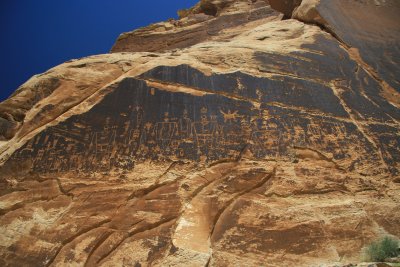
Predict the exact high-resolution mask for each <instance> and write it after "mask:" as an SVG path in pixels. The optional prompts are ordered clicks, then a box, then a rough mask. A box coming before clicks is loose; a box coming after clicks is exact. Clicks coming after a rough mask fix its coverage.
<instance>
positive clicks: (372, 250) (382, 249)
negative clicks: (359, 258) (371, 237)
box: [365, 236, 399, 262]
mask: <svg viewBox="0 0 400 267" xmlns="http://www.w3.org/2000/svg"><path fill="white" fill-rule="evenodd" d="M365 254H366V255H365V256H366V259H367V260H368V261H375V262H382V261H384V260H385V259H387V258H392V257H396V256H398V255H399V241H398V240H396V239H393V238H390V237H388V236H386V237H384V238H382V239H381V240H378V241H375V242H373V243H371V244H370V245H369V246H368V247H367V248H366V250H365Z"/></svg>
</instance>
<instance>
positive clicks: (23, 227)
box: [0, 0, 400, 266]
mask: <svg viewBox="0 0 400 267" xmlns="http://www.w3.org/2000/svg"><path fill="white" fill-rule="evenodd" d="M269 3H271V5H270V4H269ZM399 11H400V8H399V4H398V3H397V2H396V1H395V0H393V1H390V0H387V1H378V0H376V1H372V0H371V1H368V0H365V1H350V0H338V1H329V0H326V1H323V0H321V1H319V2H318V1H306V0H303V2H301V3H300V1H282V2H280V3H278V2H277V1H270V2H268V1H245V0H242V1H239V0H237V1H234V0H229V1H216V0H206V1H204V0H202V1H201V2H200V3H199V4H198V5H196V6H195V7H193V8H192V9H189V10H184V11H181V12H180V15H181V19H180V20H177V21H168V22H164V23H158V24H155V25H151V26H149V27H146V28H143V29H139V30H136V31H133V32H130V33H125V34H122V35H121V36H120V37H119V38H118V40H117V42H116V43H115V45H114V47H113V48H112V53H110V54H106V55H98V56H93V57H88V58H83V59H79V60H73V61H70V62H66V63H64V64H62V65H60V66H57V67H55V68H53V69H51V70H49V71H47V72H46V73H44V74H42V75H39V76H35V77H33V78H31V79H30V80H29V81H28V82H27V83H25V84H24V85H22V86H21V87H20V88H19V89H18V90H17V91H16V92H15V93H14V94H13V96H11V97H10V98H9V99H7V100H6V101H4V102H3V103H1V104H0V117H1V118H0V137H1V138H2V141H0V153H1V154H0V155H1V156H0V158H1V164H2V166H1V169H0V216H1V220H0V231H1V235H0V240H1V242H0V255H1V257H0V263H1V265H2V266H320V265H323V264H328V265H329V264H331V265H332V264H341V263H343V264H345V263H348V262H350V261H352V262H357V261H360V252H361V250H362V248H363V247H364V246H365V245H367V244H368V243H370V242H371V241H372V240H374V239H375V238H377V237H379V236H382V235H392V236H397V237H400V227H399V225H400V183H399V177H400V131H399V130H400V124H399V121H400V109H399V108H400V100H399V99H400V97H399V93H400V88H399V80H398V78H399V77H400V75H399V68H398V66H399V63H400V50H399V49H400V40H399V38H400V35H399V34H398V33H399V26H400V24H399V23H398V22H399V21H398V16H397V15H396V14H399ZM290 16H293V18H292V19H289V18H290ZM373 18H374V19H373ZM304 22H306V23H304Z"/></svg>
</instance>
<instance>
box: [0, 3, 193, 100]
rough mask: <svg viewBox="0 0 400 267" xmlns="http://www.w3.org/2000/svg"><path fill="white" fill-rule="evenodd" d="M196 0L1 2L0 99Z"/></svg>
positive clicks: (98, 51)
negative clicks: (27, 83) (26, 82)
mask: <svg viewBox="0 0 400 267" xmlns="http://www.w3.org/2000/svg"><path fill="white" fill-rule="evenodd" d="M197 2H198V0H152V1H143V0H1V1H0V33H1V39H0V40H1V41H0V101H2V100H4V99H6V98H7V97H8V96H9V95H10V94H12V92H14V91H15V89H17V87H18V86H20V85H21V84H22V83H24V82H25V81H26V80H28V79H29V78H30V77H31V76H32V75H34V74H39V73H42V72H44V71H46V70H47V69H49V68H51V67H54V66H56V65H58V64H61V63H63V62H65V61H67V60H69V59H72V58H80V57H84V56H88V55H94V54H103V53H107V52H108V51H109V50H110V49H111V47H112V45H113V43H114V41H115V40H116V38H117V37H118V35H119V34H120V33H122V32H126V31H131V30H133V29H136V28H139V27H142V26H146V25H148V24H150V23H154V22H158V21H164V20H167V19H168V18H176V17H177V15H176V11H177V10H178V9H182V8H188V7H191V6H193V5H194V4H196V3H197Z"/></svg>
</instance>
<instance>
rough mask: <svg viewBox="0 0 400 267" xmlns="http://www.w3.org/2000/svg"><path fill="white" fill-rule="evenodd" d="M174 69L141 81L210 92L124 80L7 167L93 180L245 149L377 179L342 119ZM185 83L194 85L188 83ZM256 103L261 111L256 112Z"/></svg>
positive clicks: (362, 140)
mask: <svg viewBox="0 0 400 267" xmlns="http://www.w3.org/2000/svg"><path fill="white" fill-rule="evenodd" d="M179 68H180V69H179ZM179 68H177V69H175V70H174V71H175V72H173V74H171V69H164V71H165V73H167V74H168V73H169V74H168V75H170V76H168V75H167V74H160V75H161V76H157V75H156V76H154V75H155V74H154V73H157V72H156V70H153V71H151V72H149V73H147V74H145V75H143V77H142V78H146V79H150V78H151V77H156V78H160V79H161V78H163V79H164V81H165V80H168V81H170V80H171V81H173V80H174V79H175V80H176V81H177V82H178V83H180V84H181V85H183V86H190V88H192V89H191V90H193V89H194V90H198V88H201V87H207V86H209V87H208V88H206V90H207V92H208V93H207V94H191V93H190V92H191V91H190V90H188V91H187V92H176V91H174V90H172V89H167V87H166V88H165V89H164V88H163V87H162V84H161V85H160V88H161V89H159V88H154V87H151V86H149V85H147V83H146V80H140V79H133V78H129V79H125V80H124V81H122V82H121V83H120V84H119V85H118V87H117V88H116V89H114V91H113V92H111V93H110V94H109V95H107V96H106V97H105V98H104V99H103V100H102V101H101V102H100V103H98V104H97V105H96V106H94V107H93V108H92V109H91V110H90V111H88V112H86V113H84V114H80V115H75V116H73V117H71V118H69V119H68V120H66V121H65V122H62V123H60V124H59V125H57V126H54V127H50V128H48V129H47V130H45V131H43V132H42V133H41V134H39V135H37V136H36V137H34V138H33V139H32V140H31V141H29V142H28V143H27V144H26V145H24V146H23V147H22V148H21V149H20V150H18V151H17V152H16V153H15V154H14V155H13V156H12V158H11V161H12V160H30V161H32V163H33V171H36V172H40V173H52V172H67V171H77V172H82V173H92V172H109V171H111V170H132V169H133V168H134V167H135V163H137V162H142V161H146V160H152V161H165V160H193V161H200V162H205V163H211V162H214V161H218V160H221V159H227V158H229V159H236V158H237V157H239V155H240V154H241V153H242V152H243V150H244V149H248V150H249V151H250V152H251V154H252V155H253V156H254V157H255V158H258V159H272V160H285V161H294V160H296V153H295V150H296V149H297V148H310V149H314V150H316V151H319V152H321V153H323V154H324V155H328V156H329V158H331V159H332V160H334V161H335V162H337V163H338V164H340V165H341V166H342V167H343V168H358V167H360V166H361V165H362V164H361V162H362V161H363V160H369V162H376V166H377V168H376V171H377V172H379V171H381V170H379V168H378V167H379V162H380V158H379V155H378V154H377V153H376V152H375V151H376V150H375V149H374V148H373V146H372V144H371V143H370V142H369V141H368V139H367V138H366V137H365V136H364V135H363V134H362V133H361V132H360V131H359V129H358V128H357V127H356V126H355V125H354V124H353V123H351V122H349V121H348V120H346V119H345V118H341V117H340V116H339V117H333V116H326V115H325V114H323V113H318V114H315V115H310V114H305V113H303V112H302V110H299V109H293V108H291V109H290V108H287V107H282V106H281V105H277V104H276V103H275V102H274V101H267V100H266V99H269V98H271V97H273V96H274V95H276V97H278V98H280V99H282V101H284V100H287V99H288V98H284V96H287V95H288V92H287V91H285V90H284V89H282V90H281V91H280V92H279V91H278V90H275V89H274V90H275V91H274V90H273V89H271V88H269V89H268V90H267V89H262V88H261V85H262V84H263V81H260V78H256V77H251V76H249V75H245V74H242V73H235V74H230V75H226V77H225V76H223V75H219V76H215V77H217V78H215V77H214V76H205V75H204V74H202V73H201V72H199V71H197V70H190V69H188V68H187V67H185V66H180V67H179ZM183 70H186V71H188V73H187V75H184V74H183ZM181 72H182V73H181ZM162 75H164V76H162ZM171 75H172V76H171ZM196 75H197V76H196ZM184 76H185V77H189V76H192V78H193V77H194V78H193V79H192V80H191V81H190V82H188V80H187V78H186V80H183V78H182V77H184ZM213 77H214V78H213ZM207 79H211V80H212V79H214V80H212V81H210V80H207ZM252 79H253V80H252ZM152 80H154V79H153V78H152ZM218 85H220V86H221V88H220V87H218ZM224 86H225V87H224ZM226 86H228V87H229V88H228V87H226ZM229 90H230V91H229ZM221 91H229V92H230V94H231V95H225V94H219V92H221ZM258 92H262V93H261V95H262V96H261V97H260V94H258ZM279 93H281V94H282V95H281V96H280V95H279ZM236 96H237V97H236ZM259 100H262V101H261V104H255V103H257V101H259ZM393 142H397V141H396V140H394V141H393ZM392 150H393V149H392ZM391 152H393V151H391ZM360 155H363V156H360ZM390 157H393V156H392V155H391V156H390ZM360 168H361V167H360Z"/></svg>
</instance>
